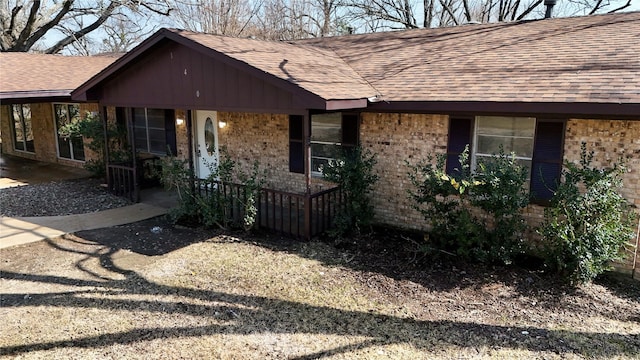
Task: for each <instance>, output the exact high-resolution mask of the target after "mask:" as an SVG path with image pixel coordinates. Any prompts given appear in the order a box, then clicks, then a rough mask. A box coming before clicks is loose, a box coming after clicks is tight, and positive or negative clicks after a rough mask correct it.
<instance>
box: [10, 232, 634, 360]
mask: <svg viewBox="0 0 640 360" xmlns="http://www.w3.org/2000/svg"><path fill="white" fill-rule="evenodd" d="M150 225H152V224H150V223H145V224H142V225H138V226H140V228H139V229H137V228H131V227H129V228H127V227H120V228H117V229H108V230H102V234H104V233H106V234H110V236H111V238H114V237H117V238H118V239H119V242H111V243H109V242H108V241H103V240H101V238H100V236H99V233H98V232H87V233H82V234H78V235H77V236H66V237H64V238H59V239H55V240H52V241H44V242H39V243H34V244H29V245H25V246H20V247H14V248H8V249H3V250H0V271H2V273H1V279H0V296H1V308H0V318H1V319H2V328H1V336H0V356H6V357H9V358H19V359H61V358H73V359H111V358H114V359H116V358H117V359H119V358H131V359H136V358H139V359H196V358H202V359H318V358H323V359H325V358H326V359H356V358H361V359H437V358H443V359H452V358H454V359H467V358H497V359H503V358H504V359H515V358H522V359H531V358H534V359H535V358H540V359H556V358H558V359H574V358H575V359H582V358H614V359H615V358H620V359H631V358H636V359H637V358H640V355H639V354H640V297H639V296H638V294H640V285H639V283H638V282H630V281H623V282H618V281H621V280H615V279H614V280H609V282H608V283H607V284H613V285H611V286H608V285H607V284H591V285H588V286H583V287H581V288H578V289H577V290H576V291H570V292H568V293H566V294H562V291H564V290H559V291H552V292H550V291H548V289H544V287H545V285H544V281H542V280H541V279H540V278H538V277H537V276H536V275H535V274H531V277H526V276H525V278H524V279H522V281H521V282H519V281H516V280H513V281H512V280H510V279H513V276H515V275H513V274H510V273H509V271H508V270H500V269H498V270H496V271H495V273H492V272H491V271H489V272H488V273H486V274H483V275H482V276H478V275H476V274H471V273H470V272H471V271H474V270H473V269H474V268H469V269H460V268H454V267H448V268H443V269H441V270H430V271H432V272H424V271H418V270H416V271H414V272H412V273H400V272H397V273H395V275H394V273H392V272H385V271H381V270H380V269H377V268H375V266H373V267H371V266H369V265H371V264H367V261H366V259H361V258H358V255H357V254H354V253H349V252H345V251H340V250H336V249H335V248H334V247H332V246H329V245H327V244H324V243H320V242H312V243H295V242H289V241H285V240H282V241H283V242H282V243H281V244H280V243H278V241H277V240H273V239H271V240H270V241H267V242H262V241H261V240H260V239H257V238H253V239H252V238H244V237H243V236H239V237H234V236H225V235H218V236H214V237H212V238H210V239H208V240H204V241H200V242H195V243H192V244H187V243H185V244H182V245H183V247H181V248H178V249H172V250H173V251H169V252H165V253H161V252H159V253H157V254H156V255H144V253H145V252H144V251H135V246H123V244H125V243H127V241H128V242H129V243H130V244H129V245H132V244H131V242H135V241H153V239H154V236H155V235H154V234H151V233H150V232H149V231H148V229H149V226H150ZM145 229H146V230H145ZM145 231H146V232H145ZM164 231H165V232H164V234H165V236H168V238H169V239H171V238H172V237H171V236H169V235H167V234H168V233H169V232H170V231H171V229H168V228H165V229H164ZM176 231H178V230H176ZM180 231H182V233H180V234H179V235H180V236H182V237H184V236H190V235H189V231H187V230H180ZM142 232H145V233H144V234H141V233H142ZM142 235H145V236H146V238H145V236H142ZM200 235H202V234H200ZM127 239H128V240H127ZM183 239H184V238H183ZM125 240H127V241H125ZM165 240H166V239H165ZM98 241H99V242H98ZM116 243H117V244H118V246H114V244H116ZM133 245H136V244H133ZM131 249H133V250H131ZM523 273H524V274H525V275H526V274H527V273H526V272H520V273H518V274H517V275H518V276H520V275H521V274H523ZM417 274H420V276H418V275H417ZM412 279H413V280H412ZM418 279H420V280H418ZM478 279H482V280H478ZM523 284H524V285H523ZM527 286H530V288H529V289H528V290H526V289H525V288H526V287H527Z"/></svg>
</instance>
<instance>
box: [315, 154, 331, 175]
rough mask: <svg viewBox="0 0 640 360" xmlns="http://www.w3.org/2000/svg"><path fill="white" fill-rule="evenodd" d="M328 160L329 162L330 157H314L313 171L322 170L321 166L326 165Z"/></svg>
mask: <svg viewBox="0 0 640 360" xmlns="http://www.w3.org/2000/svg"><path fill="white" fill-rule="evenodd" d="M328 162H329V160H328V159H318V158H315V157H312V158H311V171H312V172H321V171H320V168H321V167H322V166H326V165H327V163H328Z"/></svg>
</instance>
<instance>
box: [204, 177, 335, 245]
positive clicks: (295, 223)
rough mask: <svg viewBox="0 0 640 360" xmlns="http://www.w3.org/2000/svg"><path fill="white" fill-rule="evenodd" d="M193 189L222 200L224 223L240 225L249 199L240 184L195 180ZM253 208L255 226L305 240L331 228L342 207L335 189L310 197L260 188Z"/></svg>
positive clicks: (205, 195)
mask: <svg viewBox="0 0 640 360" xmlns="http://www.w3.org/2000/svg"><path fill="white" fill-rule="evenodd" d="M194 188H195V190H196V191H197V192H198V193H199V194H200V196H204V197H213V196H214V195H216V196H219V197H220V199H224V201H223V203H224V206H225V207H226V208H225V209H224V212H225V214H226V215H227V218H228V220H229V221H231V222H234V223H242V222H243V219H244V216H245V215H246V205H247V204H248V201H249V199H250V196H249V194H248V193H247V191H246V188H245V187H244V186H243V185H241V184H235V183H222V182H219V181H207V180H202V179H198V180H196V181H195V186H194ZM254 205H255V208H256V210H257V215H256V219H255V220H256V222H255V224H254V226H255V227H257V228H260V229H268V230H271V231H275V232H278V233H281V234H284V235H288V236H294V237H297V238H302V239H307V240H308V239H311V238H312V237H314V236H317V235H320V234H322V233H323V232H325V231H327V230H329V229H330V228H331V227H332V226H333V219H334V217H335V215H336V213H337V212H338V210H339V208H340V206H342V191H341V190H340V188H338V187H335V188H331V189H328V190H324V191H320V192H317V193H314V194H297V193H290V192H286V191H279V190H272V189H266V188H261V189H259V190H258V191H257V196H255V199H254Z"/></svg>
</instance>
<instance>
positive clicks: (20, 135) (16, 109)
mask: <svg viewBox="0 0 640 360" xmlns="http://www.w3.org/2000/svg"><path fill="white" fill-rule="evenodd" d="M13 128H14V131H13V135H14V137H13V144H14V147H15V148H16V150H25V148H24V141H25V138H24V127H23V116H22V106H20V105H13Z"/></svg>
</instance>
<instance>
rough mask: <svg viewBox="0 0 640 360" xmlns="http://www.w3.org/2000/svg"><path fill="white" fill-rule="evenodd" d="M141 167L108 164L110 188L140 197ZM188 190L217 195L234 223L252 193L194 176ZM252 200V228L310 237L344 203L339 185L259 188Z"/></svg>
mask: <svg viewBox="0 0 640 360" xmlns="http://www.w3.org/2000/svg"><path fill="white" fill-rule="evenodd" d="M147 170H148V169H147ZM140 171H145V166H133V165H132V164H123V163H120V164H109V165H108V166H107V179H108V188H109V190H110V191H111V192H112V193H114V194H116V195H119V196H124V197H128V198H129V199H131V200H132V201H136V202H137V201H140V197H141V195H140V193H141V190H140V186H139V185H140V182H141V178H142V174H141V173H140ZM191 191H192V192H193V194H197V195H199V196H201V197H203V198H216V199H220V206H222V207H224V208H223V209H222V210H223V212H224V213H225V214H226V220H227V221H228V222H229V223H232V224H235V225H239V224H242V223H243V221H244V217H245V215H247V205H248V204H249V202H250V200H249V199H250V197H251V195H250V194H249V193H248V191H247V189H246V187H245V186H243V185H242V184H237V183H222V182H219V181H209V180H204V179H194V181H193V186H192V189H191ZM142 192H144V190H142ZM143 196H144V195H143ZM254 201H255V203H254V204H255V205H254V206H255V210H256V211H257V214H256V217H255V223H254V224H253V228H255V229H262V230H269V231H272V232H275V233H278V234H282V235H285V236H291V237H294V238H298V239H304V240H310V239H311V238H313V237H315V236H318V235H320V234H322V233H324V232H326V231H327V230H329V229H331V227H332V226H333V224H334V217H335V215H336V214H337V212H338V211H339V209H340V207H341V206H342V204H343V194H342V191H341V189H340V188H339V187H334V188H330V189H326V190H322V191H317V192H313V193H307V194H305V193H294V192H287V191H280V190H274V189H268V188H260V189H259V190H257V191H256V194H255V196H254Z"/></svg>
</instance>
